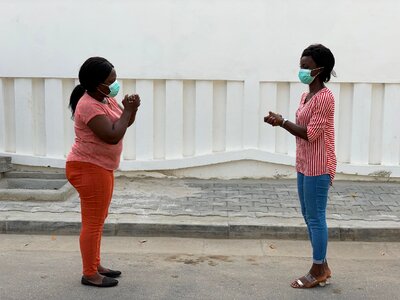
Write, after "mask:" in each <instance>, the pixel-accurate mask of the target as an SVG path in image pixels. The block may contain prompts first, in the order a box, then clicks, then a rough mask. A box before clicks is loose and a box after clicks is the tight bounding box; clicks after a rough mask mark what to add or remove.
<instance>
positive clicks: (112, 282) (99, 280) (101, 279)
mask: <svg viewBox="0 0 400 300" xmlns="http://www.w3.org/2000/svg"><path fill="white" fill-rule="evenodd" d="M81 283H82V284H83V285H90V286H96V287H112V286H116V285H117V284H118V280H116V279H113V278H109V277H106V276H102V275H100V274H99V273H96V274H94V275H91V276H82V279H81Z"/></svg>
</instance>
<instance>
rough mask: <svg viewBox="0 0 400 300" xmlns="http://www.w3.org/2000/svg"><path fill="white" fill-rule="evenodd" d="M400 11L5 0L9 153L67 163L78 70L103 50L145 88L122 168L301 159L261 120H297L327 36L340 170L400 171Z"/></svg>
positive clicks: (312, 4)
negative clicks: (313, 57) (304, 70)
mask: <svg viewBox="0 0 400 300" xmlns="http://www.w3.org/2000/svg"><path fill="white" fill-rule="evenodd" d="M305 3H306V4H305ZM399 11H400V2H398V1H394V0H393V1H369V0H365V1H361V0H358V1H351V2H350V1H345V0H338V1H335V2H332V1H321V0H309V1H307V2H300V1H295V0H282V1H268V0H262V1H261V0H260V1H259V0H252V1H245V0H229V1H227V0H214V1H211V0H186V1H183V0H137V1H124V0H115V1H103V0H96V1H95V0H81V1H75V0H70V1H44V0H36V1H28V0H25V1H23V0H14V1H5V0H0V28H1V30H0V38H1V40H2V41H3V43H2V47H0V57H1V58H2V60H1V63H0V78H1V80H0V153H3V154H7V155H11V156H13V158H14V162H16V163H25V164H31V165H52V166H62V165H63V163H64V158H65V154H66V153H67V152H68V150H69V148H70V145H71V143H72V141H73V129H72V122H71V120H70V119H69V112H68V111H67V109H66V107H67V104H68V97H69V94H70V92H71V90H72V88H73V87H74V85H75V83H76V80H75V79H74V78H76V77H77V73H78V70H79V67H80V65H81V64H82V63H83V61H84V60H85V59H86V58H87V57H89V56H93V55H100V56H104V57H106V58H108V59H109V60H110V61H111V62H112V63H113V64H114V65H115V67H116V70H117V74H118V76H119V78H120V79H121V82H122V84H123V91H122V92H123V93H126V92H138V93H140V95H141V98H142V106H141V109H140V112H139V115H138V120H137V124H136V125H135V126H134V128H133V129H130V131H128V135H127V137H126V138H125V148H124V154H123V155H124V160H123V162H122V164H121V169H124V170H156V169H182V168H188V167H195V166H207V165H211V164H215V163H225V162H229V161H238V160H256V161H261V162H268V163H273V164H278V165H279V164H280V165H292V164H293V163H294V154H295V152H294V150H295V148H294V147H295V144H294V139H293V138H291V137H290V136H289V135H288V134H286V133H284V132H283V131H282V130H281V129H273V128H270V127H268V126H265V125H264V124H263V123H262V116H263V115H264V114H265V112H267V111H268V110H277V111H279V112H281V113H283V114H284V115H285V116H289V118H291V119H293V117H294V111H295V109H296V106H297V104H298V101H299V97H300V94H301V92H303V91H304V90H305V89H306V86H304V85H302V84H299V83H298V80H297V70H298V64H299V57H300V54H301V51H302V50H303V49H304V48H305V47H307V46H308V45H309V44H311V43H315V42H320V43H323V44H325V45H326V46H328V47H329V48H330V49H331V50H332V51H333V53H334V55H335V57H336V61H337V63H336V67H335V70H336V72H337V74H338V78H333V80H332V83H330V84H329V87H330V88H331V89H332V90H333V92H334V94H335V97H336V102H337V103H336V133H337V155H338V160H339V168H338V170H339V171H340V172H344V173H348V174H363V175H368V174H371V173H373V172H381V173H382V172H391V174H392V176H397V177H400V166H399V161H400V138H399V126H398V125H397V122H396V121H397V118H398V115H399V112H400V72H399V71H398V70H399V69H400V60H399V59H398V56H397V55H398V53H400V42H399V41H398V39H396V38H395V37H396V36H397V33H398V30H399V29H398V28H400V26H399V25H400V18H398V16H397V13H398V12H399ZM121 94H122V93H121ZM210 170H211V168H210ZM210 172H212V171H210Z"/></svg>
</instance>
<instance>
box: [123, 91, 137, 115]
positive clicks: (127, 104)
mask: <svg viewBox="0 0 400 300" xmlns="http://www.w3.org/2000/svg"><path fill="white" fill-rule="evenodd" d="M122 104H123V105H124V108H125V109H126V110H128V111H136V110H137V109H138V107H139V106H140V97H139V95H138V94H133V95H125V97H124V100H122Z"/></svg>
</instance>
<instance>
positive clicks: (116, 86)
mask: <svg viewBox="0 0 400 300" xmlns="http://www.w3.org/2000/svg"><path fill="white" fill-rule="evenodd" d="M108 88H109V89H110V93H109V94H108V96H109V97H115V96H117V95H118V92H119V88H120V85H119V83H118V81H116V80H115V81H114V82H113V83H111V84H110V85H109V86H108Z"/></svg>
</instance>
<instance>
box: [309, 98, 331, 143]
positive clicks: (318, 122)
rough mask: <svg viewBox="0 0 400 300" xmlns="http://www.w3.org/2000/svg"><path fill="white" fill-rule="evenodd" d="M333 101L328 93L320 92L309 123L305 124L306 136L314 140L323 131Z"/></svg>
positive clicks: (310, 140) (311, 140)
mask: <svg viewBox="0 0 400 300" xmlns="http://www.w3.org/2000/svg"><path fill="white" fill-rule="evenodd" d="M316 100H317V99H316ZM334 109H335V102H334V99H333V95H332V94H330V93H326V94H322V95H321V97H320V99H318V101H316V104H315V107H314V110H313V114H312V116H311V120H310V123H308V125H307V138H308V141H309V142H310V143H312V142H314V141H315V140H316V139H317V138H318V137H319V136H320V135H321V134H322V132H323V131H324V129H325V126H326V123H327V122H328V120H329V116H331V115H332V114H333V113H334Z"/></svg>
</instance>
